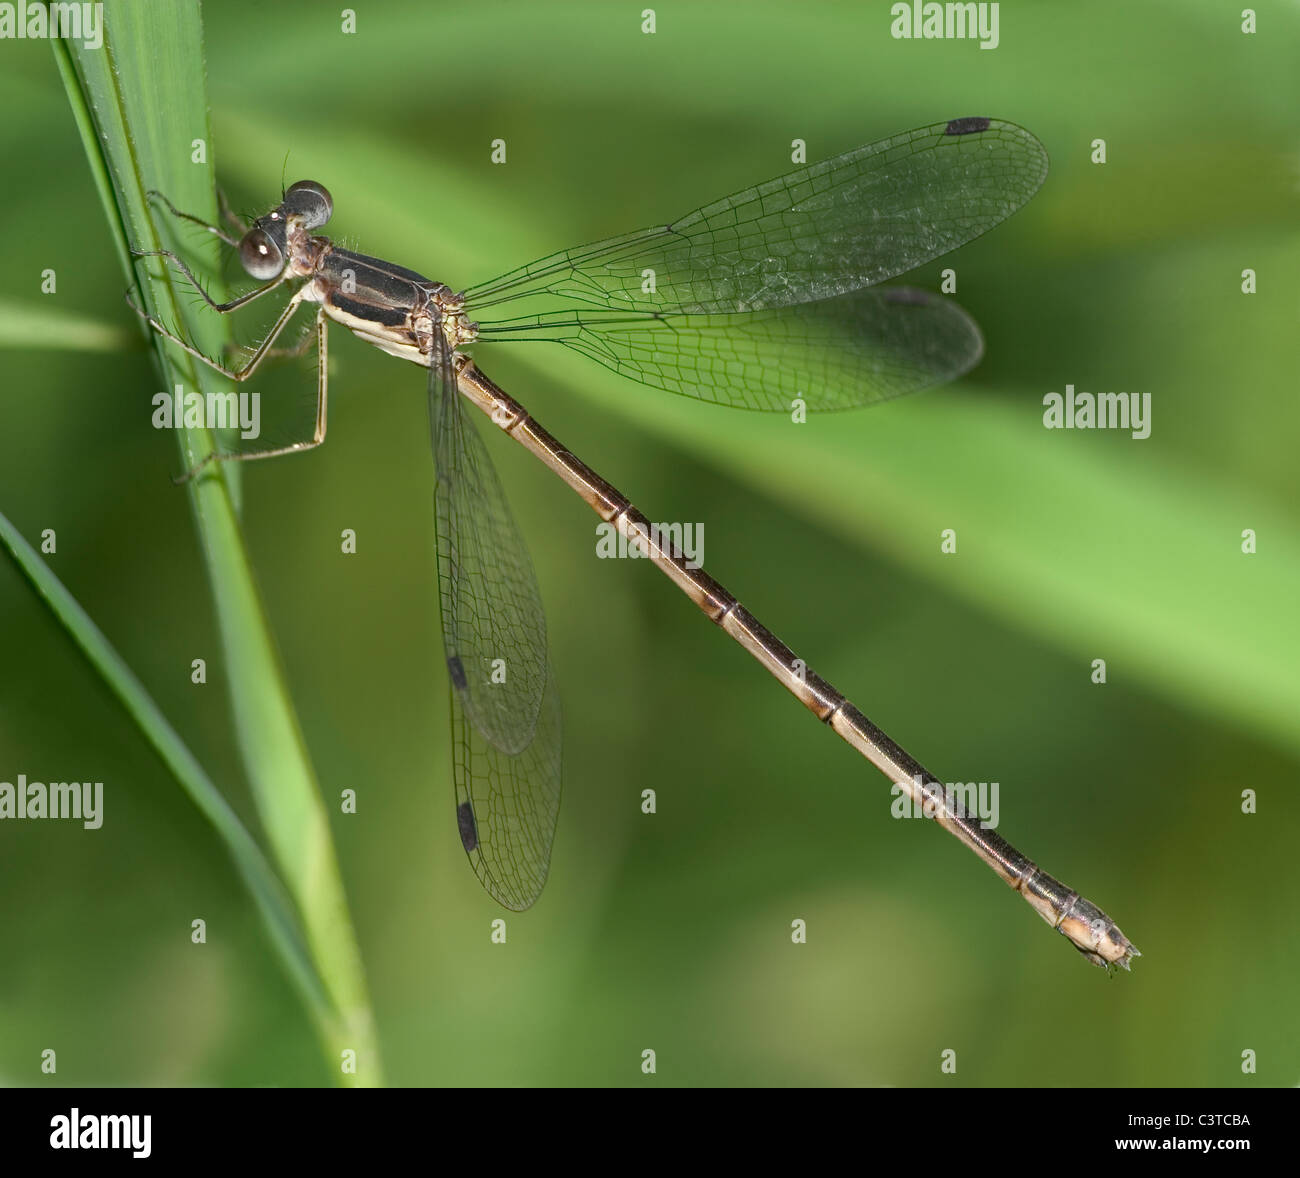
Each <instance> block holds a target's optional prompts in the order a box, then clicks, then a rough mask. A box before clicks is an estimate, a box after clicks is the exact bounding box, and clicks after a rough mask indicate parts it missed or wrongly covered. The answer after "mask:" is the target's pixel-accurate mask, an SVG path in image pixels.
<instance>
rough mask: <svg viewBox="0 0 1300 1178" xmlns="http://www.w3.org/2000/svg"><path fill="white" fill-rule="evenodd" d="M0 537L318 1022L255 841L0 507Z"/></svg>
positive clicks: (290, 913) (287, 921)
mask: <svg viewBox="0 0 1300 1178" xmlns="http://www.w3.org/2000/svg"><path fill="white" fill-rule="evenodd" d="M0 544H3V545H4V546H5V548H7V549H8V551H9V555H10V556H11V557H13V560H14V563H15V564H16V565H17V566H18V568H19V569H20V570H21V571H22V572H23V574H24V575H25V576H26V577H27V579H28V581H30V582H31V585H32V588H33V589H35V590H36V592H37V594H38V595H39V596H40V598H41V600H42V601H43V602H44V603H45V604H46V606H48V607H49V610H50V612H51V613H52V614H53V615H54V616H55V617H56V618H57V619H58V620H59V622H60V623H61V624H62V626H63V628H64V629H65V630H67V632H68V636H69V637H70V638H71V639H72V640H73V642H75V643H76V644H77V646H78V647H79V648H80V650H81V653H82V654H84V655H85V656H86V659H87V661H89V663H90V665H91V666H92V667H94V668H95V670H96V671H98V672H99V674H100V676H101V678H103V680H104V682H105V683H106V684H107V685H108V687H109V689H110V690H111V691H112V692H113V694H114V695H116V696H117V698H118V699H119V700H121V701H122V705H123V707H125V708H126V710H127V712H128V713H129V714H130V716H131V719H132V720H134V721H135V723H136V726H137V727H138V728H139V729H140V731H141V732H143V733H144V735H145V737H146V739H148V741H149V743H150V744H151V745H153V747H154V749H155V750H156V751H157V753H158V755H159V756H160V757H161V758H162V761H163V764H165V765H166V766H167V768H168V769H170V770H171V771H172V774H173V775H174V776H175V778H176V780H177V781H178V782H179V783H180V785H181V787H182V788H183V789H184V790H185V792H186V793H187V794H188V795H189V797H190V800H191V801H192V802H193V803H194V804H195V805H196V806H197V807H198V808H199V811H200V813H202V814H203V816H204V817H205V818H206V819H207V820H208V821H209V822H211V823H212V825H213V827H215V829H216V831H217V833H218V834H219V835H220V836H221V838H222V841H223V842H225V844H226V847H227V849H228V850H229V851H230V855H231V858H233V859H234V861H235V866H236V867H237V868H238V870H239V873H240V875H242V876H243V877H244V883H245V884H246V885H247V887H248V891H249V894H250V895H251V896H252V897H253V901H254V903H256V905H257V907H258V911H259V912H260V913H261V915H262V918H263V920H265V922H266V927H267V931H268V932H269V933H270V935H271V939H272V943H273V944H274V946H275V948H276V950H277V951H278V952H279V954H280V958H281V960H282V961H283V962H284V964H285V967H286V968H287V969H288V971H289V976H290V978H291V979H292V980H293V981H294V983H295V984H296V985H297V986H298V989H299V991H300V992H301V994H302V995H303V998H304V999H305V1000H306V1002H307V1004H308V1007H309V1009H310V1010H311V1011H312V1013H313V1016H314V1017H315V1018H316V1019H317V1020H318V1021H319V1022H322V1023H327V1022H328V1021H329V1018H330V1012H329V1007H328V1000H327V998H326V995H325V991H324V989H323V987H322V985H321V981H320V978H319V977H318V976H317V974H316V969H315V967H314V965H313V964H312V961H311V958H310V957H309V956H308V954H307V949H306V945H305V943H304V940H303V935H302V930H301V928H300V926H299V924H298V917H297V914H296V913H295V912H294V909H293V904H292V901H291V900H290V899H289V897H288V895H287V894H286V893H285V890H284V887H283V886H282V885H281V883H280V880H279V879H278V877H277V876H276V874H275V872H274V871H272V870H271V866H270V864H269V863H267V861H266V858H265V856H264V855H263V854H262V851H261V848H259V847H258V845H257V843H256V842H255V841H254V840H253V837H252V835H250V834H249V833H248V831H247V829H246V828H245V827H244V825H243V823H241V822H240V821H239V818H238V816H237V815H236V814H235V812H234V811H233V810H232V809H231V808H230V806H229V804H228V803H227V802H226V800H225V798H223V797H222V796H221V791H220V790H218V789H217V787H216V785H214V784H213V782H212V779H211V778H210V777H209V776H208V775H207V773H206V772H205V771H204V769H203V766H202V765H200V764H199V762H198V761H197V760H196V759H195V757H194V754H193V753H191V752H190V750H189V748H188V747H187V746H186V744H185V742H184V741H183V740H182V739H181V738H180V736H179V735H177V733H176V730H175V729H174V728H172V726H171V725H170V724H169V723H168V722H167V718H166V716H164V715H163V713H162V710H161V709H160V708H159V707H158V705H157V704H156V703H155V702H154V700H153V698H152V697H151V696H150V695H149V693H148V691H147V690H146V689H145V687H144V684H142V683H141V682H140V680H139V679H137V678H136V676H135V674H134V672H133V671H132V670H131V668H130V667H128V666H127V665H126V663H125V662H124V661H123V660H122V656H121V655H119V654H118V653H117V651H116V650H115V649H114V648H113V645H112V644H111V643H110V642H109V641H108V639H107V638H105V637H104V634H103V632H102V631H101V630H100V629H99V627H98V626H96V625H95V623H94V622H93V621H92V620H91V619H90V617H89V615H88V614H87V613H86V611H85V610H84V609H82V608H81V605H80V604H79V603H78V602H77V600H76V599H75V598H74V597H73V596H72V594H71V593H69V592H68V590H67V588H66V586H64V584H63V582H62V581H60V580H59V579H58V577H56V576H55V575H54V572H53V571H52V570H51V569H50V567H49V565H47V564H46V563H45V562H44V561H43V560H42V559H41V558H40V556H39V555H38V554H37V552H36V551H35V550H34V549H33V548H32V546H31V545H30V544H28V543H27V541H26V540H25V539H24V538H23V537H22V535H21V533H20V532H19V531H18V529H17V528H15V527H14V525H13V524H12V523H11V522H10V521H9V519H8V517H6V516H5V515H4V514H3V513H0Z"/></svg>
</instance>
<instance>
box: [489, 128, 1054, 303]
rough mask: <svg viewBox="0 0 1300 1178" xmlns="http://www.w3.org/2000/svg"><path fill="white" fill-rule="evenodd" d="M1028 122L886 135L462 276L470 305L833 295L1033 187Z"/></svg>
mask: <svg viewBox="0 0 1300 1178" xmlns="http://www.w3.org/2000/svg"><path fill="white" fill-rule="evenodd" d="M1046 176H1047V152H1046V150H1045V149H1044V148H1043V145H1042V144H1041V143H1040V142H1039V141H1038V140H1037V139H1036V138H1034V136H1033V135H1031V134H1030V133H1029V132H1028V131H1026V130H1025V129H1024V128H1023V127H1019V126H1017V125H1016V124H1014V123H1008V122H1003V121H1002V120H999V119H987V118H966V119H953V120H951V121H950V122H947V123H935V124H933V125H932V126H929V127H921V128H919V129H917V130H915V131H906V132H904V133H902V134H899V135H893V136H890V137H889V138H887V139H882V140H880V141H879V142H877V143H870V144H867V145H866V146H864V147H859V148H855V149H854V150H852V151H848V152H845V153H844V154H843V155H839V156H835V157H834V158H833V159H829V160H823V161H822V162H820V163H816V164H811V165H809V166H808V167H804V168H799V169H797V170H795V171H793V172H790V173H789V174H788V175H785V176H780V177H778V178H776V179H775V180H769V181H767V182H766V183H763V184H758V185H755V186H754V187H752V188H747V189H745V190H744V191H742V192H737V193H735V194H733V195H732V196H728V197H725V198H724V199H722V200H719V201H715V202H714V203H712V204H709V205H705V206H704V207H703V208H700V209H696V210H695V211H694V212H693V213H689V214H688V215H687V216H685V217H683V218H681V219H680V220H678V221H674V222H672V223H671V224H669V225H660V226H655V227H652V228H650V229H644V230H641V231H639V232H637V233H630V234H627V235H626V236H623V237H617V238H610V239H609V240H607V241H601V242H595V243H592V244H590V245H587V246H579V247H576V248H574V249H570V250H565V251H563V252H561V253H558V254H552V255H551V256H549V257H546V258H542V259H540V260H538V261H536V262H533V263H531V264H530V265H527V266H523V267H520V268H519V269H518V270H514V271H511V272H510V273H508V274H505V275H502V276H501V277H500V278H497V279H494V280H493V281H491V282H487V283H483V284H481V285H479V286H476V287H471V288H470V289H469V290H468V291H466V292H465V294H466V304H467V306H466V310H467V313H469V314H471V315H472V316H473V317H475V318H477V317H478V312H479V311H481V310H482V309H483V308H486V307H491V306H494V305H496V304H498V303H501V302H504V301H507V300H510V299H515V298H520V297H523V296H528V295H535V294H542V293H549V294H553V295H558V296H562V297H565V298H569V299H574V300H578V301H580V302H583V303H590V304H594V305H597V306H602V307H606V308H610V309H614V310H636V311H658V312H661V313H664V314H670V313H689V314H713V313H720V312H735V311H742V312H743V311H757V310H763V309H765V308H771V307H785V306H791V305H794V304H797V303H807V302H816V301H819V300H821V299H828V298H834V297H836V296H838V295H842V294H846V293H848V292H849V291H853V290H860V289H861V288H863V287H866V286H872V285H874V284H876V283H878V282H883V281H885V280H887V279H889V278H893V277H896V276H897V275H899V274H904V273H906V272H907V271H908V270H913V269H915V268H916V267H917V266H920V265H923V264H924V263H926V262H928V261H930V260H931V259H933V258H937V257H940V256H941V255H943V254H946V253H948V252H949V251H951V250H954V249H956V248H957V247H958V246H960V245H963V244H964V243H966V242H968V241H971V240H972V239H974V238H976V237H979V236H980V235H981V234H983V233H985V232H987V231H988V230H989V229H992V228H993V227H994V226H995V225H997V224H999V223H1000V222H1002V221H1004V220H1006V218H1007V217H1009V216H1011V214H1012V213H1014V212H1015V211H1016V210H1017V209H1018V208H1020V207H1021V206H1022V205H1023V204H1024V203H1025V202H1026V201H1028V200H1029V198H1030V197H1032V196H1033V195H1034V193H1035V192H1037V191H1038V188H1039V186H1040V185H1041V184H1042V183H1043V180H1044V179H1045V178H1046Z"/></svg>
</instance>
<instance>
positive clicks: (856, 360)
mask: <svg viewBox="0 0 1300 1178" xmlns="http://www.w3.org/2000/svg"><path fill="white" fill-rule="evenodd" d="M479 339H480V340H481V341H483V342H488V341H496V340H517V339H526V340H554V341H556V342H558V343H562V344H564V345H565V346H567V347H570V348H572V349H574V351H577V352H581V353H582V354H583V355H584V356H589V357H590V358H591V359H593V360H596V361H598V362H600V363H601V364H604V365H605V367H607V368H611V369H613V371H615V372H617V373H619V374H620V375H622V376H626V377H629V378H631V379H632V380H637V381H640V382H641V383H642V384H647V385H650V386H652V387H654V388H658V389H665V390H667V391H668V392H670V393H680V394H682V395H684V396H689V397H696V398H698V399H699V400H702V401H711V402H713V403H714V404H718V405H731V406H735V407H738V408H744V409H760V410H772V411H776V412H788V411H789V409H790V403H791V401H792V400H793V399H794V398H795V397H801V398H803V400H804V401H805V403H806V404H807V405H808V408H809V409H812V410H814V411H826V410H834V409H853V408H858V407H860V406H863V405H872V404H875V403H876V402H878V401H883V400H887V399H888V398H890V397H897V396H901V395H902V394H904V393H911V392H916V391H918V390H920V389H924V388H929V387H930V386H931V385H937V384H943V383H944V382H946V381H950V380H955V379H956V378H957V377H959V376H961V375H962V374H963V373H965V372H968V371H969V370H970V369H971V368H973V367H974V366H975V364H976V363H977V362H978V360H979V358H980V355H981V352H982V350H983V341H982V340H981V338H980V332H979V328H978V327H977V326H976V325H975V321H974V320H973V319H971V317H970V316H969V315H968V314H967V313H966V312H965V311H963V310H962V308H961V307H960V306H958V305H957V304H956V303H954V302H952V301H951V300H949V299H947V298H945V297H943V296H942V295H933V294H929V293H927V292H926V291H922V290H917V289H914V288H912V287H882V288H877V289H873V290H864V291H857V292H855V293H854V294H850V295H844V296H842V297H841V298H838V299H827V300H826V301H825V302H821V303H807V304H801V305H799V306H795V307H783V308H781V309H779V310H773V311H755V312H753V313H752V314H748V315H742V314H732V315H668V316H654V315H644V316H637V315H635V314H633V315H628V314H626V313H621V312H617V311H604V312H602V311H590V312H582V313H579V314H576V315H575V314H574V313H572V312H567V311H566V312H558V313H556V314H554V315H540V316H534V317H532V318H529V319H520V320H514V321H509V322H503V323H485V324H480V335H479Z"/></svg>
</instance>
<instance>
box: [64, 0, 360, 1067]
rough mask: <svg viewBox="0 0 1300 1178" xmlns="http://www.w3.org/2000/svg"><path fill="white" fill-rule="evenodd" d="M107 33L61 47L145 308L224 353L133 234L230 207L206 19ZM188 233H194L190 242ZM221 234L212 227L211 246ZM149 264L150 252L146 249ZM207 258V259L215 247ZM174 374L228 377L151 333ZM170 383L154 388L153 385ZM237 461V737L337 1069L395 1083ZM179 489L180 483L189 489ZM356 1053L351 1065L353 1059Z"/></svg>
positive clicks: (217, 472)
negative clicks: (248, 544) (207, 66)
mask: <svg viewBox="0 0 1300 1178" xmlns="http://www.w3.org/2000/svg"><path fill="white" fill-rule="evenodd" d="M104 17H105V32H104V47H103V49H102V50H90V49H87V48H85V47H84V46H82V45H80V44H78V43H76V42H71V43H67V44H60V45H58V46H57V47H56V55H57V57H58V59H59V64H60V69H61V70H62V72H63V75H64V79H65V83H66V85H67V89H68V93H69V98H70V101H71V103H72V108H73V111H74V116H75V117H76V119H77V122H78V126H79V127H80V129H81V132H82V139H83V143H84V145H85V147H86V154H87V157H88V159H89V161H90V165H91V170H92V173H93V175H94V177H95V181H96V184H97V186H98V188H99V192H100V195H101V198H102V200H103V203H104V208H105V212H106V213H107V215H108V220H109V226H110V229H111V231H112V237H113V240H114V243H115V244H116V246H117V249H118V251H119V254H120V256H121V257H122V259H123V263H124V267H125V269H126V271H127V273H128V274H129V275H130V280H131V282H132V283H133V284H134V286H135V290H136V292H137V296H138V299H139V301H140V304H141V305H142V306H145V307H147V308H149V309H150V311H151V312H152V313H153V314H154V315H155V316H156V317H158V318H159V319H161V320H162V321H163V322H165V323H169V324H176V325H178V326H179V327H180V328H181V330H182V333H183V334H185V335H186V336H187V337H188V338H189V339H190V340H191V341H192V342H193V343H194V344H195V345H196V346H197V347H199V348H200V349H202V350H203V351H204V352H205V353H206V354H208V355H216V354H219V352H220V349H221V345H222V343H223V341H224V338H225V337H224V327H223V325H222V324H221V323H220V319H221V317H220V316H218V315H214V314H211V313H210V312H209V313H207V314H204V313H202V312H203V311H204V310H205V309H204V308H198V309H197V310H196V309H195V308H193V307H191V305H190V304H191V302H192V301H194V300H191V299H189V298H187V297H185V296H186V295H187V293H189V292H187V290H186V288H185V286H184V284H183V282H178V281H177V280H176V278H175V275H174V273H173V272H171V271H170V270H168V269H167V268H166V267H164V266H162V265H159V264H157V263H158V262H159V261H160V260H159V259H156V258H149V259H133V258H132V257H131V254H130V249H131V248H132V247H134V248H136V249H158V248H160V247H162V246H165V245H168V244H170V241H169V239H167V238H166V237H165V235H163V234H161V233H160V232H159V230H158V227H157V224H156V223H155V219H154V210H153V208H152V207H151V205H150V203H149V199H148V196H147V193H148V191H149V190H150V189H157V190H159V191H161V192H163V193H165V194H166V195H167V196H168V197H169V198H170V199H171V200H172V201H173V202H174V203H175V204H176V205H177V207H179V208H183V209H186V210H187V211H189V212H193V213H195V214H197V215H199V216H204V217H207V218H208V219H209V220H215V219H216V209H215V199H214V192H215V182H214V176H213V166H212V149H211V143H210V139H209V133H208V118H207V104H206V95H205V90H204V85H203V78H204V64H203V53H202V28H201V23H200V19H199V11H198V6H197V5H196V4H194V3H174V4H166V5H161V6H160V5H157V4H150V3H147V2H146V0H116V2H115V3H114V4H113V5H111V6H105V13H104ZM187 244H188V242H187ZM213 244H214V243H209V242H204V241H199V242H197V243H196V249H195V252H196V253H200V254H201V251H202V249H203V247H205V246H210V245H213ZM142 261H143V262H144V263H145V264H140V263H141V262H142ZM200 261H201V259H200ZM152 343H153V345H154V347H155V348H156V349H157V352H158V357H159V362H160V365H161V371H162V373H163V376H164V380H165V386H164V387H166V388H168V389H170V388H171V387H172V386H173V385H175V384H184V385H185V386H186V387H187V388H190V389H195V388H197V389H199V390H202V391H215V390H216V387H217V384H218V383H219V380H218V378H217V377H216V375H215V374H214V373H212V372H210V371H209V370H207V369H206V368H205V367H203V366H201V365H197V364H195V363H193V362H192V360H191V358H190V357H188V356H186V355H185V354H184V353H183V352H181V351H180V349H178V348H176V347H175V346H174V345H171V344H168V343H165V342H164V341H162V340H160V339H158V338H157V337H153V338H152ZM153 391H156V390H142V392H141V396H142V397H144V396H146V395H148V394H151V393H152V392H153ZM179 436H180V445H181V464H182V466H181V468H182V469H188V468H189V467H192V466H193V465H195V464H196V463H197V462H198V461H199V459H201V458H202V457H203V456H204V455H205V454H207V453H208V452H209V451H210V450H211V448H212V439H211V437H210V436H209V435H208V433H207V431H204V430H188V429H187V430H182V431H179ZM232 473H233V472H231V471H229V470H227V469H226V468H224V467H219V468H216V469H211V470H210V473H209V474H208V475H205V476H204V477H201V478H198V479H195V480H193V481H191V482H190V483H189V484H187V491H188V494H189V496H190V502H191V505H192V507H193V509H194V514H195V519H196V522H197V525H198V530H199V537H200V540H201V542H202V548H203V553H204V558H205V561H206V564H207V568H208V575H209V578H210V580H211V583H212V590H213V596H214V599H215V603H216V610H217V621H218V626H219V629H220V633H221V639H222V650H223V655H224V658H225V662H226V671H227V674H228V679H229V683H230V689H231V699H232V705H233V712H234V717H235V729H236V732H235V735H236V739H237V743H238V747H239V749H240V753H241V756H242V759H243V762H244V766H245V770H246V772H247V774H248V778H249V781H250V784H251V786H252V789H253V796H254V799H255V801H256V804H257V807H258V811H259V814H260V816H261V819H262V824H263V826H264V828H265V830H266V833H267V837H268V839H269V841H270V844H271V849H272V851H273V854H274V858H275V861H276V863H277V865H278V867H279V871H280V874H281V877H282V878H283V880H284V883H285V886H286V887H287V889H288V891H289V892H290V894H291V895H292V896H293V899H294V901H295V903H296V904H297V907H298V911H299V915H300V918H301V920H302V924H303V927H304V929H305V934H306V941H307V946H308V951H309V952H310V955H311V957H312V959H313V961H314V962H315V965H316V969H317V971H318V972H319V975H320V978H321V981H322V984H323V986H324V989H325V992H326V994H327V996H328V1000H329V1008H330V1015H331V1017H330V1019H329V1022H328V1024H327V1025H326V1026H325V1028H324V1036H323V1039H324V1045H325V1048H326V1054H327V1057H328V1058H329V1059H330V1061H331V1064H332V1066H333V1068H334V1069H335V1074H336V1076H337V1078H338V1082H339V1083H342V1084H345V1085H356V1086H361V1085H372V1084H377V1083H381V1082H382V1076H381V1070H380V1063H379V1056H378V1047H377V1043H376V1039H375V1031H374V1020H373V1017H372V1015H371V1011H370V1006H369V999H368V997H367V994H366V986H365V979H364V974H363V971H362V966H361V959H360V953H359V951H358V948H357V944H356V939H355V935H354V933H353V930H352V924H351V918H350V916H349V913H348V908H347V903H346V898H345V895H344V891H343V885H342V880H341V878H340V875H339V870H338V863H337V860H336V857H335V854H334V848H333V845H332V843H331V841H330V835H329V821H328V818H327V815H326V812H325V808H324V805H323V803H322V801H321V797H320V792H319V788H318V786H317V783H316V779H315V775H314V772H313V770H312V767H311V764H310V761H309V759H308V756H307V751H306V747H305V745H304V742H303V739H302V733H301V730H300V728H299V725H298V720H297V717H296V715H295V713H294V710H293V705H292V702H291V700H290V698H289V694H288V690H287V687H286V684H285V680H284V675H283V671H282V668H281V666H280V661H279V657H278V654H277V652H276V649H275V645H274V641H273V639H272V636H271V633H270V629H269V626H268V624H267V620H266V617H265V614H264V612H263V609H262V603H261V600H260V598H259V596H258V593H257V589H256V586H255V584H254V579H253V573H252V569H251V567H250V564H249V559H248V553H247V551H246V549H245V547H244V542H243V537H242V535H241V532H240V528H239V521H238V518H237V514H236V509H235V504H234V501H233V499H232V490H231V488H232ZM177 493H178V494H179V493H180V492H177ZM345 1061H348V1062H351V1061H355V1062H354V1065H353V1067H352V1068H345V1067H344V1066H343V1064H344V1062H345Z"/></svg>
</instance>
